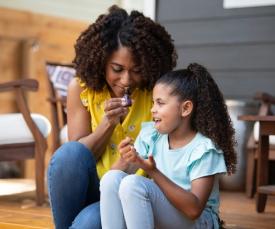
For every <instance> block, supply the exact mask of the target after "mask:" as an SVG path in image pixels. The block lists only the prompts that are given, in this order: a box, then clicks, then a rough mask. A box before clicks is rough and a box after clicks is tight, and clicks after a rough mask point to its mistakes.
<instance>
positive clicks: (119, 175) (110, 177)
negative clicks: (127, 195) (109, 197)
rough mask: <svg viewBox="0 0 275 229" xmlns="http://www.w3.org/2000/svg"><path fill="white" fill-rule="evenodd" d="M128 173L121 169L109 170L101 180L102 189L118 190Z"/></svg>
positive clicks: (107, 190) (108, 190) (102, 191)
mask: <svg viewBox="0 0 275 229" xmlns="http://www.w3.org/2000/svg"><path fill="white" fill-rule="evenodd" d="M127 175H128V174H127V173H125V172H123V171H120V170H109V171H108V172H107V173H105V174H104V176H103V177H102V178H101V180H100V191H101V193H104V192H113V191H116V192H118V189H119V186H120V182H121V180H122V179H124V177H125V176H127Z"/></svg>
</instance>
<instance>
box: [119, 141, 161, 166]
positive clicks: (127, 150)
mask: <svg viewBox="0 0 275 229" xmlns="http://www.w3.org/2000/svg"><path fill="white" fill-rule="evenodd" d="M131 141H132V140H131V138H129V137H127V138H125V139H124V140H122V141H121V143H120V144H119V146H118V149H119V152H120V155H121V157H122V158H123V160H124V161H125V162H127V163H129V164H130V163H132V164H135V165H136V166H138V167H139V168H141V169H143V170H145V171H152V170H155V169H156V163H155V160H154V158H153V156H152V155H150V156H149V157H148V159H143V158H141V157H140V156H139V155H138V153H137V152H136V149H135V148H134V147H133V145H132V144H131Z"/></svg>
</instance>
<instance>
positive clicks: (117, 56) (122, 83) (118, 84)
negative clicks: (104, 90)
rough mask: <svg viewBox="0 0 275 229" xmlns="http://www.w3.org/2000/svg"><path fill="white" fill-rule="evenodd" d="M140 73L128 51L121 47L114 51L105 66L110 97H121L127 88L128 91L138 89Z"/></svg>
mask: <svg viewBox="0 0 275 229" xmlns="http://www.w3.org/2000/svg"><path fill="white" fill-rule="evenodd" d="M140 72H141V71H140V67H139V66H137V65H136V64H135V63H134V58H133V55H132V52H131V51H130V49H128V48H127V47H123V46H121V47H119V49H118V50H116V51H114V52H113V53H112V54H111V55H110V57H109V59H108V60H107V64H106V81H107V83H108V85H109V87H110V89H111V95H112V97H122V96H123V95H124V92H125V88H127V87H128V88H130V91H133V89H135V88H136V87H138V86H139V85H140V83H141V75H140Z"/></svg>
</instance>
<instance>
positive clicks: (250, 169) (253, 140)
mask: <svg viewBox="0 0 275 229" xmlns="http://www.w3.org/2000/svg"><path fill="white" fill-rule="evenodd" d="M254 99H256V100H258V101H260V107H259V112H258V115H259V116H267V115H273V112H272V105H274V104H275V97H273V96H271V95H269V94H267V93H257V94H256V95H255V97H254ZM269 140H270V147H269V161H275V136H271V137H270V139H269ZM258 144H259V122H256V123H255V124H254V130H253V132H252V133H251V135H250V137H249V140H248V143H247V147H246V149H247V167H246V186H245V188H246V195H247V196H248V197H249V198H252V197H253V196H254V194H255V191H256V190H255V188H256V164H257V163H256V162H257V157H258V156H257V155H258V154H257V151H258Z"/></svg>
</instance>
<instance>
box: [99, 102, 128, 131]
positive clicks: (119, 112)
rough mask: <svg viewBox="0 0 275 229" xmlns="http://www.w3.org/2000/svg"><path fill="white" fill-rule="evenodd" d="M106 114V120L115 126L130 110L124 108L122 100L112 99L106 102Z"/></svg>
mask: <svg viewBox="0 0 275 229" xmlns="http://www.w3.org/2000/svg"><path fill="white" fill-rule="evenodd" d="M104 112H105V115H104V118H105V119H106V120H107V121H108V122H109V123H110V124H111V125H114V126H115V125H116V124H118V123H119V122H120V120H121V119H122V118H124V117H125V116H126V115H127V113H128V108H126V107H124V106H123V103H122V99H121V98H111V99H109V100H106V101H105V106H104Z"/></svg>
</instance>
